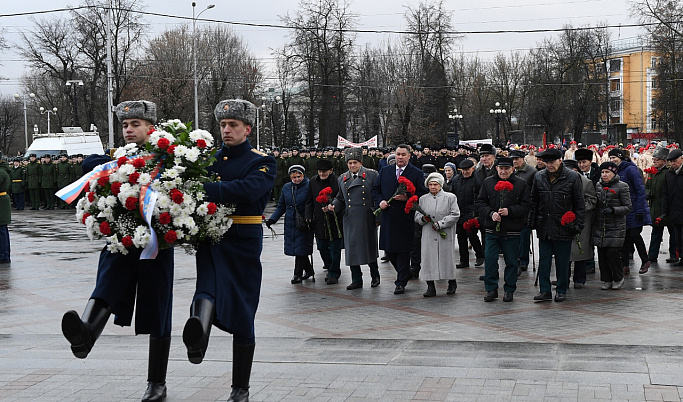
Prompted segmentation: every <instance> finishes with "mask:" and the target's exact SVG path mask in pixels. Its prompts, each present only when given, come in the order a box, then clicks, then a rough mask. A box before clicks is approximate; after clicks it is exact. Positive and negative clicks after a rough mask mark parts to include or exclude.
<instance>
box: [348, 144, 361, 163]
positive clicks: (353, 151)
mask: <svg viewBox="0 0 683 402" xmlns="http://www.w3.org/2000/svg"><path fill="white" fill-rule="evenodd" d="M344 160H345V161H346V162H348V161H351V160H353V161H358V162H360V163H363V149H361V148H346V149H345V150H344Z"/></svg>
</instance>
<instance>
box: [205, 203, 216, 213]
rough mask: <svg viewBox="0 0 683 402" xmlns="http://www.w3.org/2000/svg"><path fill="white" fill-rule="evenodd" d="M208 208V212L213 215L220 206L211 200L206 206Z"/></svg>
mask: <svg viewBox="0 0 683 402" xmlns="http://www.w3.org/2000/svg"><path fill="white" fill-rule="evenodd" d="M206 209H207V210H208V211H207V212H206V213H207V214H209V215H213V214H215V213H216V211H217V210H218V206H216V204H214V203H213V202H210V203H209V205H207V206H206Z"/></svg>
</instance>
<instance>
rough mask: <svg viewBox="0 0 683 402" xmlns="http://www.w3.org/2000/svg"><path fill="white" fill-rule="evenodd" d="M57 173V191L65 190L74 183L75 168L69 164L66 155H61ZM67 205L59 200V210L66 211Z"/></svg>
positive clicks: (56, 169)
mask: <svg viewBox="0 0 683 402" xmlns="http://www.w3.org/2000/svg"><path fill="white" fill-rule="evenodd" d="M55 171H56V172H57V189H61V188H64V187H66V186H68V185H69V184H70V183H71V182H72V178H73V167H72V165H71V164H70V163H69V160H68V158H67V155H66V154H60V155H59V162H57V165H56V168H55ZM66 206H67V203H66V202H65V201H64V200H62V199H59V207H57V208H58V209H66Z"/></svg>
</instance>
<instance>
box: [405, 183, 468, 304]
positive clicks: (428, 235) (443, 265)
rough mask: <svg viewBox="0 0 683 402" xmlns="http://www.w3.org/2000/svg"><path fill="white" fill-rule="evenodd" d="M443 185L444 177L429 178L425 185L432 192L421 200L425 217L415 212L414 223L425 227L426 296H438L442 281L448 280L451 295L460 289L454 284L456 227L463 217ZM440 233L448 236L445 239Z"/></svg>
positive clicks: (424, 275)
mask: <svg viewBox="0 0 683 402" xmlns="http://www.w3.org/2000/svg"><path fill="white" fill-rule="evenodd" d="M443 184H444V179H443V176H442V175H440V174H439V173H432V174H430V175H429V176H427V179H426V180H425V186H426V187H427V188H428V189H429V193H428V194H425V195H423V196H422V197H420V201H419V205H420V208H421V209H422V211H424V214H422V213H420V212H419V211H416V212H415V222H417V223H418V224H419V225H421V226H422V245H421V250H422V270H421V271H420V277H421V278H422V279H424V280H426V281H427V291H426V292H425V293H424V297H433V296H436V285H435V284H434V281H437V280H440V279H448V290H447V291H446V294H448V295H452V294H454V293H455V289H456V288H457V287H458V284H457V282H456V281H455V264H456V261H455V257H456V254H457V253H456V251H455V240H456V236H455V226H456V225H455V224H456V223H457V222H458V218H459V217H460V209H459V208H458V200H457V198H456V197H455V195H454V194H452V193H448V192H445V191H443V189H442V187H443ZM431 222H433V223H434V224H432V223H431ZM440 231H441V232H444V233H445V234H446V236H445V237H443V234H440V233H439V232H440Z"/></svg>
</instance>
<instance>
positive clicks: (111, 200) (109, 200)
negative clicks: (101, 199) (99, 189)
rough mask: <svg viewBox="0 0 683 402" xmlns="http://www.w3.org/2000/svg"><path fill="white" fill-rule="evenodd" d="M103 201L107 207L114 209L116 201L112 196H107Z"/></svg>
mask: <svg viewBox="0 0 683 402" xmlns="http://www.w3.org/2000/svg"><path fill="white" fill-rule="evenodd" d="M105 201H106V205H107V207H110V208H113V207H115V206H116V204H117V199H116V197H115V196H113V195H109V196H107V198H105Z"/></svg>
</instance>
